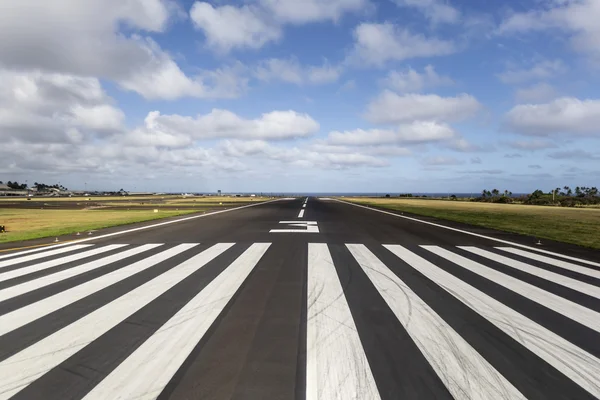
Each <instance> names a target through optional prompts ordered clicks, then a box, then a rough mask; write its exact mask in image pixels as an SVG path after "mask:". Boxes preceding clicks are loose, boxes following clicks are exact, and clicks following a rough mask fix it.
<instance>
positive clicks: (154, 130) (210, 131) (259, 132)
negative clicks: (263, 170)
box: [136, 109, 319, 147]
mask: <svg viewBox="0 0 600 400" xmlns="http://www.w3.org/2000/svg"><path fill="white" fill-rule="evenodd" d="M318 130H319V124H318V123H317V122H316V121H315V120H314V119H312V118H311V117H310V116H309V115H307V114H300V113H297V112H295V111H292V110H290V111H272V112H269V113H265V114H263V115H261V116H260V117H259V118H256V119H251V120H249V119H244V118H242V117H240V116H238V115H236V114H234V113H233V112H231V111H228V110H220V109H214V110H212V111H211V112H210V113H209V114H206V115H199V116H197V117H196V118H192V117H187V116H181V115H161V114H160V112H158V111H153V112H151V113H149V114H148V116H147V117H146V120H145V127H144V129H143V130H139V131H137V132H136V139H142V138H147V139H148V140H153V138H157V137H161V138H162V140H164V141H165V142H169V143H173V146H174V147H177V146H185V145H187V144H189V142H191V141H194V140H200V139H225V138H238V139H266V140H281V139H293V138H301V137H308V136H311V135H313V134H314V133H315V132H317V131H318ZM184 138H188V139H189V141H187V142H186V141H185V140H184Z"/></svg>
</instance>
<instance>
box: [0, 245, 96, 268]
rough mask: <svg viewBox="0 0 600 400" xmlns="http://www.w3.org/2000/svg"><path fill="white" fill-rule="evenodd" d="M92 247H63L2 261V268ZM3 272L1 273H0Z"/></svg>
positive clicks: (0, 264)
mask: <svg viewBox="0 0 600 400" xmlns="http://www.w3.org/2000/svg"><path fill="white" fill-rule="evenodd" d="M90 246H92V245H91V244H76V245H73V246H69V247H61V248H59V249H55V250H49V251H45V252H43V253H37V254H32V255H28V256H24V257H19V258H13V259H11V260H6V261H0V268H4V267H10V266H11V265H16V264H21V263H24V262H28V261H35V260H39V259H40V258H44V257H50V256H55V255H57V254H63V253H67V252H70V251H75V250H81V249H84V248H86V247H90ZM0 272H1V271H0Z"/></svg>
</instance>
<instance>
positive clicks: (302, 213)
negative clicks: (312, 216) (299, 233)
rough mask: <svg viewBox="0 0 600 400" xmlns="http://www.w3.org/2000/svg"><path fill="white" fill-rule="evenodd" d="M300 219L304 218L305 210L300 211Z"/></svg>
mask: <svg viewBox="0 0 600 400" xmlns="http://www.w3.org/2000/svg"><path fill="white" fill-rule="evenodd" d="M298 218H304V210H300V213H298Z"/></svg>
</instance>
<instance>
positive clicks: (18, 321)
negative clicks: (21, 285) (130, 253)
mask: <svg viewBox="0 0 600 400" xmlns="http://www.w3.org/2000/svg"><path fill="white" fill-rule="evenodd" d="M195 246H197V245H196V244H180V245H178V246H175V247H173V248H171V249H169V250H166V251H163V252H162V253H158V254H154V255H153V256H151V257H148V258H145V259H143V260H141V261H138V262H136V263H133V264H131V265H128V266H126V267H123V268H119V269H118V270H116V271H113V272H111V273H108V274H106V275H103V276H100V277H98V278H96V279H92V280H91V281H88V282H85V283H82V284H81V285H78V286H75V287H72V288H71V289H68V290H65V291H64V292H60V293H57V294H55V295H53V296H50V297H47V298H45V299H42V300H39V301H37V302H35V303H32V304H29V305H27V306H25V307H22V308H19V309H17V310H14V311H12V312H10V313H8V314H4V315H2V316H0V336H1V335H4V334H6V333H9V332H12V331H14V330H15V329H17V328H20V327H22V326H25V325H27V324H29V323H31V322H33V321H35V320H37V319H39V318H42V317H43V316H45V315H48V314H50V313H52V312H54V311H57V310H60V309H61V308H63V307H66V306H68V305H69V304H73V303H75V302H76V301H78V300H81V299H83V298H85V297H87V296H89V295H91V294H94V293H96V292H98V291H100V290H102V289H104V288H107V287H109V286H110V285H114V284H115V283H117V282H120V281H122V280H123V279H126V278H129V277H130V276H133V275H135V274H137V273H140V272H142V271H144V270H146V269H148V268H150V267H153V266H155V265H156V264H158V263H160V262H163V261H165V260H168V259H170V258H172V257H174V256H176V255H177V254H180V253H183V252H184V251H186V250H189V249H191V248H193V247H195ZM27 283H29V282H27Z"/></svg>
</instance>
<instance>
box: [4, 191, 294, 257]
mask: <svg viewBox="0 0 600 400" xmlns="http://www.w3.org/2000/svg"><path fill="white" fill-rule="evenodd" d="M284 200H296V199H294V198H285V199H275V200H269V201H263V202H260V203H255V204H248V205H245V206H240V207H235V208H228V209H226V210H219V211H213V212H210V213H206V214H200V215H194V216H191V217H185V218H179V219H175V220H172V221H165V222H160V223H157V224H152V225H146V226H140V227H139V228H133V229H127V230H124V231H119V232H113V233H107V234H105V235H100V236H96V237H90V238H86V239H81V240H77V241H72V242H69V243H61V244H56V245H52V246H48V247H45V249H55V248H58V247H63V246H69V245H73V244H74V243H84V242H89V241H91V240H98V239H104V238H107V237H113V236H117V235H124V234H126V233H132V232H138V231H142V230H145V229H152V228H158V227H160V226H165V225H171V224H176V223H179V222H186V221H191V220H194V219H198V218H204V217H210V216H212V215H217V214H223V213H227V212H231V211H236V210H242V209H244V208H249V207H256V206H262V205H263V204H269V203H273V202H276V201H284ZM29 252H31V250H25V251H23V252H16V253H11V254H7V255H6V257H11V256H15V255H21V254H25V253H29Z"/></svg>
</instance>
